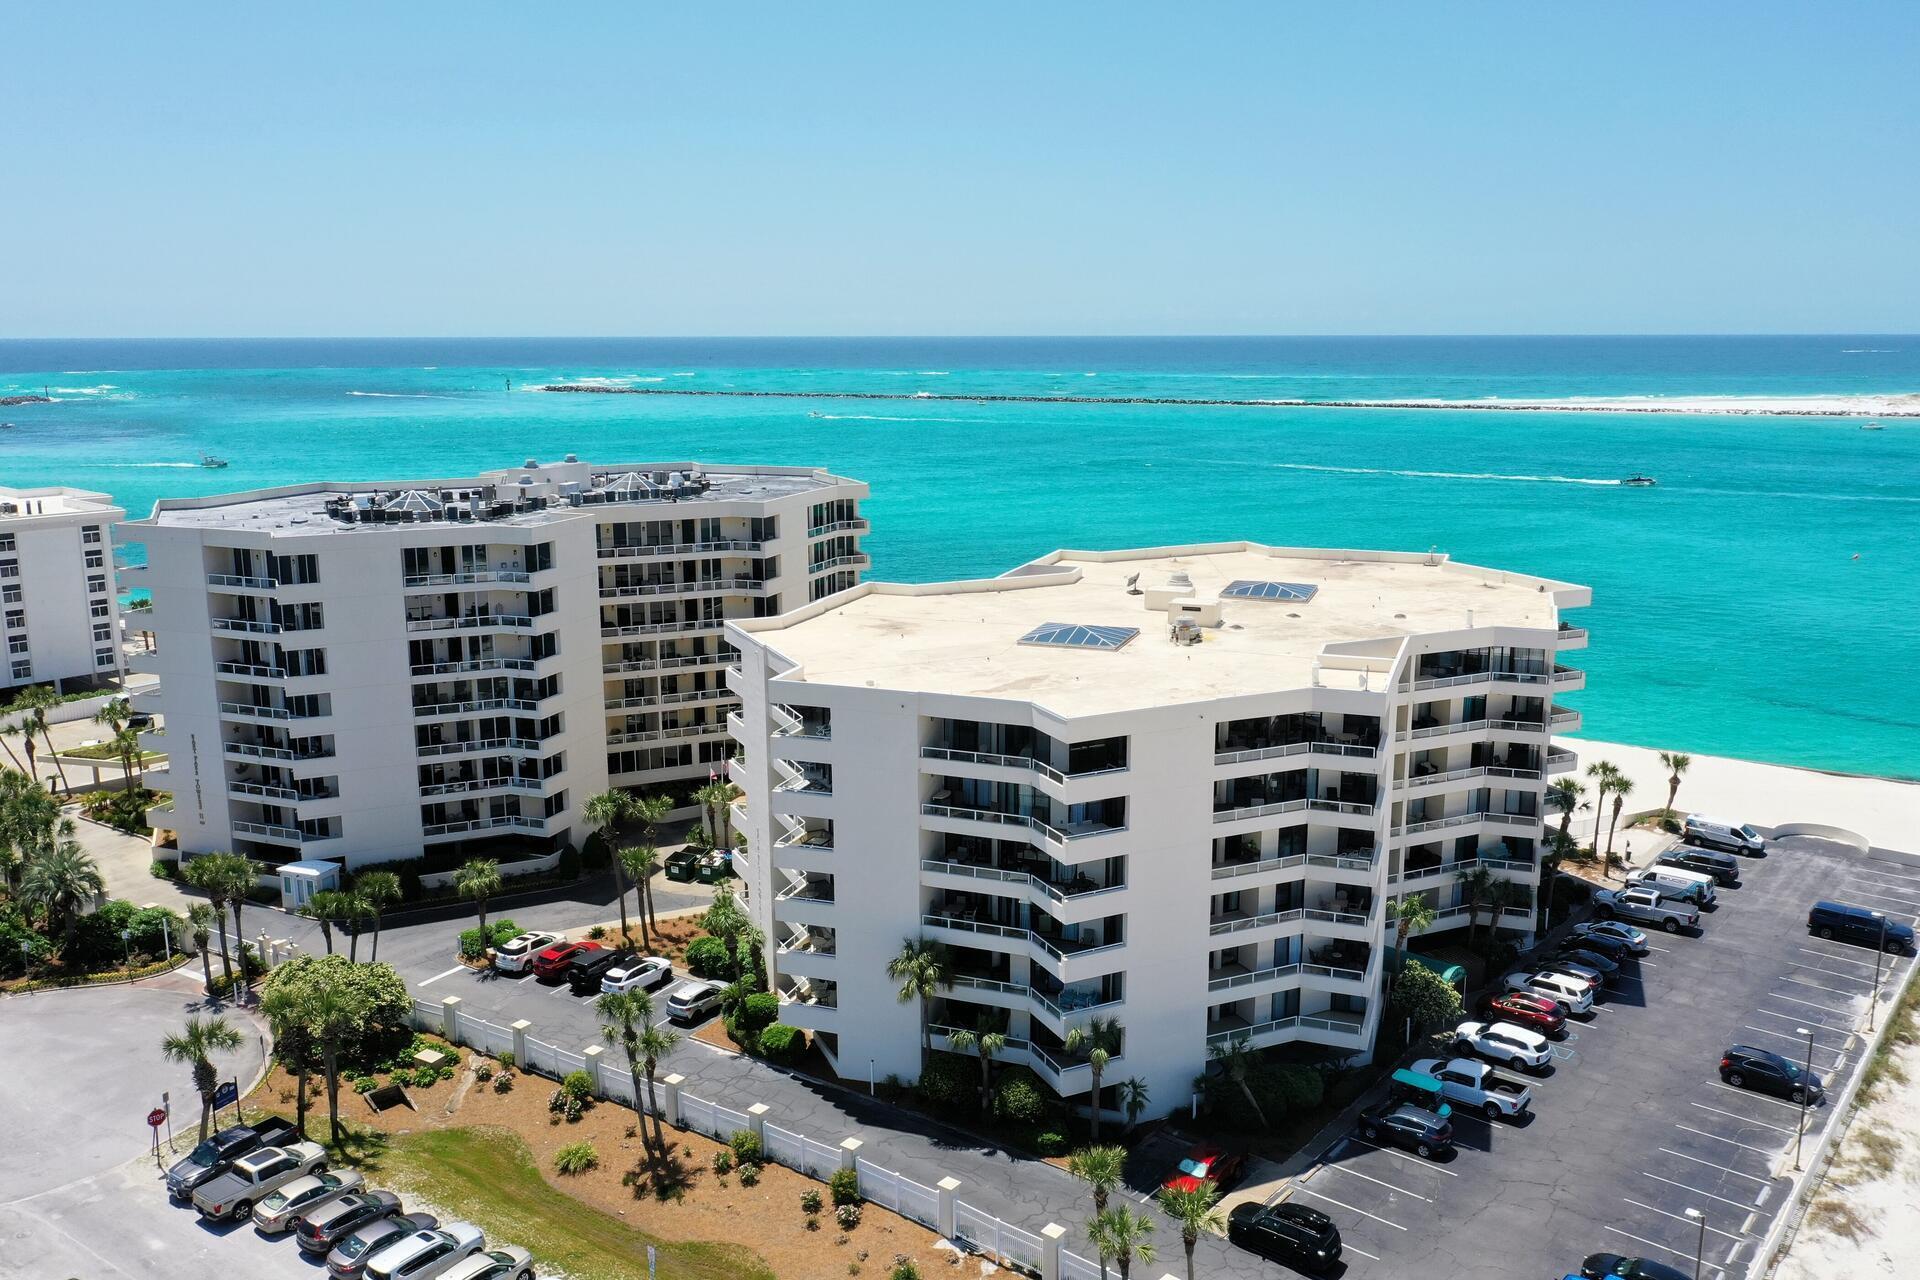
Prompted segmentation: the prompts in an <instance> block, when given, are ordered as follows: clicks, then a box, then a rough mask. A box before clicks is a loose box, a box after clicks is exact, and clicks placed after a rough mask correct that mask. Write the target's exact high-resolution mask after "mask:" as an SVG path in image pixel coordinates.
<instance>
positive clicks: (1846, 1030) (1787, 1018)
mask: <svg viewBox="0 0 1920 1280" xmlns="http://www.w3.org/2000/svg"><path fill="white" fill-rule="evenodd" d="M1753 1012H1754V1013H1757V1014H1759V1015H1760V1016H1761V1017H1763V1018H1778V1019H1780V1021H1782V1022H1794V1023H1798V1024H1799V1025H1801V1026H1806V1025H1807V1024H1808V1023H1812V1024H1813V1029H1814V1030H1816V1031H1837V1032H1839V1033H1840V1034H1841V1035H1842V1036H1843V1037H1844V1036H1847V1035H1851V1034H1852V1033H1853V1027H1852V1022H1853V1020H1852V1019H1851V1018H1849V1019H1848V1020H1847V1021H1846V1022H1845V1023H1842V1024H1841V1025H1840V1026H1837V1027H1835V1026H1829V1025H1828V1024H1827V1023H1824V1022H1822V1021H1820V1019H1818V1018H1809V1017H1808V1016H1807V1015H1806V1014H1804V1013H1781V1012H1780V1011H1779V1010H1778V1009H1761V1008H1758V1007H1756V1008H1755V1009H1754V1010H1753ZM1806 1042H1807V1038H1806V1037H1805V1036H1801V1037H1800V1043H1802V1044H1805V1043H1806ZM1813 1043H1814V1047H1815V1048H1818V1047H1819V1045H1820V1042H1819V1041H1818V1040H1815V1041H1814V1042H1813Z"/></svg>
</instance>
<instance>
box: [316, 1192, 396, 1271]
mask: <svg viewBox="0 0 1920 1280" xmlns="http://www.w3.org/2000/svg"><path fill="white" fill-rule="evenodd" d="M399 1212H400V1197H399V1196H397V1195H395V1194H393V1192H391V1191H350V1192H348V1193H347V1194H346V1195H343V1196H340V1197H339V1198H338V1199H335V1200H330V1201H328V1202H327V1203H326V1204H323V1205H320V1206H318V1207H317V1208H312V1209H308V1210H306V1211H304V1212H303V1213H301V1215H300V1221H299V1222H298V1223H296V1224H295V1225H294V1228H293V1239H294V1242H295V1243H296V1244H298V1245H299V1246H300V1249H301V1252H303V1253H317V1254H320V1255H321V1256H322V1257H324V1256H325V1255H327V1254H329V1253H332V1252H333V1250H334V1247H335V1246H336V1245H338V1244H339V1243H340V1242H341V1241H342V1240H345V1239H346V1238H347V1237H348V1236H350V1235H352V1234H353V1233H354V1232H356V1231H358V1230H360V1228H362V1227H366V1226H371V1225H372V1224H373V1223H376V1222H378V1221H380V1219H382V1218H391V1217H393V1216H394V1215H395V1214H397V1213H399Z"/></svg>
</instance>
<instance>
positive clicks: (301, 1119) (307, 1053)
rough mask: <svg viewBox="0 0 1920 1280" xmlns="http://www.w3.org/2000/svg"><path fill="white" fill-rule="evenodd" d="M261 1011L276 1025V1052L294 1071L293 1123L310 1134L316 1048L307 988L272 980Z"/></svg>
mask: <svg viewBox="0 0 1920 1280" xmlns="http://www.w3.org/2000/svg"><path fill="white" fill-rule="evenodd" d="M260 1012H261V1013H263V1014H265V1015H266V1018H267V1024H268V1025H269V1026H270V1027H272V1028H273V1056H274V1057H275V1058H276V1059H278V1060H279V1062H280V1065H281V1066H282V1067H284V1068H285V1069H286V1070H288V1071H291V1072H292V1073H293V1079H294V1091H293V1126H294V1128H296V1129H298V1130H299V1131H300V1136H301V1137H302V1138H304V1137H306V1136H307V1081H308V1078H309V1077H310V1076H312V1074H313V1063H314V1057H315V1048H316V1046H315V1045H314V1042H313V1034H312V1032H311V1030H310V1029H309V1027H308V1019H307V1008H306V992H305V991H304V990H298V989H294V988H289V987H280V988H279V989H277V990H276V989H274V988H273V987H272V985H271V984H269V986H268V989H267V994H266V996H265V997H264V998H263V999H262V1000H261V1001H260Z"/></svg>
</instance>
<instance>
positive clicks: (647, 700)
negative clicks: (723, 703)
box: [605, 688, 734, 711]
mask: <svg viewBox="0 0 1920 1280" xmlns="http://www.w3.org/2000/svg"><path fill="white" fill-rule="evenodd" d="M733 696H734V695H733V694H732V693H730V692H729V691H727V690H725V689H720V688H713V689H694V690H691V691H689V692H686V693H652V694H642V695H640V696H638V697H633V698H608V699H606V700H605V706H606V709H607V710H608V711H631V710H633V709H635V708H637V707H680V706H685V705H686V704H687V703H689V702H712V701H715V700H716V699H719V698H731V697H733Z"/></svg>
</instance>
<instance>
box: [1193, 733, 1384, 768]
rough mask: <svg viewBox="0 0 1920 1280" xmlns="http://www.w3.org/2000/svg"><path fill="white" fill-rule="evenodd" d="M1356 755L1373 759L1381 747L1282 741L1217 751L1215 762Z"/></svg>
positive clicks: (1218, 763) (1365, 744)
mask: <svg viewBox="0 0 1920 1280" xmlns="http://www.w3.org/2000/svg"><path fill="white" fill-rule="evenodd" d="M1309 753H1318V754H1320V755H1334V756H1355V757H1358V758H1361V759H1368V760H1370V759H1372V758H1373V757H1375V756H1377V755H1379V754H1380V748H1379V747H1377V746H1371V745H1368V744H1367V743H1363V742H1336V741H1333V740H1332V739H1329V738H1315V739H1313V740H1311V741H1308V742H1282V743H1277V744H1275V745H1273V746H1270V747H1246V748H1243V749H1240V750H1234V751H1216V752H1214V754H1213V762H1214V764H1216V765H1223V764H1247V763H1250V762H1252V761H1254V760H1278V759H1282V758H1284V757H1286V756H1299V755H1307V754H1309Z"/></svg>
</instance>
